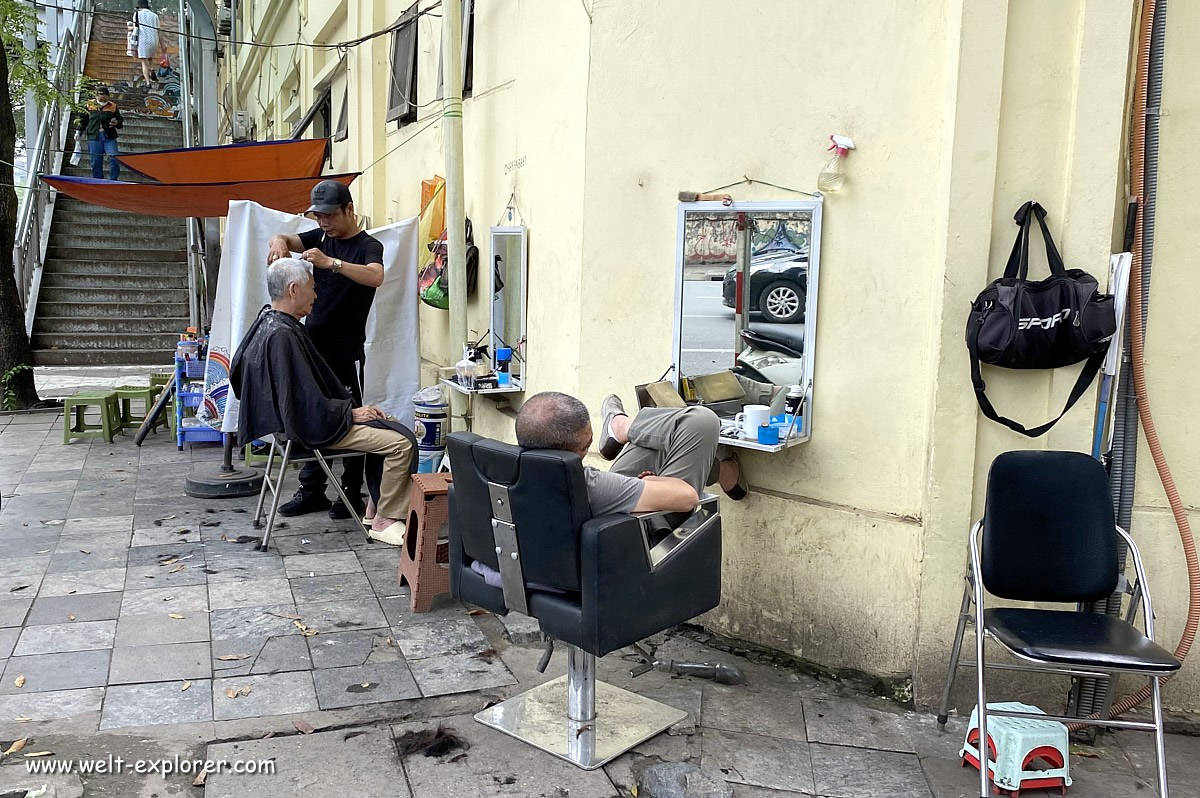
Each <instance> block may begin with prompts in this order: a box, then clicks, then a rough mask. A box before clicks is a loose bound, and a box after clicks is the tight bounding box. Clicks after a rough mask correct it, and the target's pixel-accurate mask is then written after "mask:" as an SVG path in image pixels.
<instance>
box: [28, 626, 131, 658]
mask: <svg viewBox="0 0 1200 798" xmlns="http://www.w3.org/2000/svg"><path fill="white" fill-rule="evenodd" d="M116 628H117V622H116V621H86V622H82V623H80V622H76V623H60V624H47V625H45V626H26V627H25V629H24V630H23V631H22V632H21V636H20V638H18V640H17V645H16V648H14V649H13V654H14V656H18V657H23V656H29V655H33V654H61V653H65V652H68V651H90V650H93V649H100V648H112V645H113V635H114V633H115V631H116Z"/></svg>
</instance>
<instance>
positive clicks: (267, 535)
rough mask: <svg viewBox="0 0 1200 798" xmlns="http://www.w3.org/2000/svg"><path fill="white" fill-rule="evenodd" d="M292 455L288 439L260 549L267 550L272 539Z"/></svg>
mask: <svg viewBox="0 0 1200 798" xmlns="http://www.w3.org/2000/svg"><path fill="white" fill-rule="evenodd" d="M291 456H292V442H291V441H288V442H287V446H285V447H284V448H283V459H282V460H281V461H280V463H279V479H278V480H276V482H275V486H274V488H273V489H272V490H271V493H272V498H271V514H270V515H269V516H267V528H266V529H265V530H263V538H262V543H259V544H258V548H259V550H260V551H267V550H268V546H269V543H270V540H271V530H273V529H274V528H275V514H276V513H277V512H279V497H280V496H282V495H283V480H284V477H285V476H286V475H287V467H288V460H290V459H291Z"/></svg>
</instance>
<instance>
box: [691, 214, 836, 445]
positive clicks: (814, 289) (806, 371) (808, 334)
mask: <svg viewBox="0 0 1200 798" xmlns="http://www.w3.org/2000/svg"><path fill="white" fill-rule="evenodd" d="M823 205H824V202H823V198H822V197H821V196H820V195H817V196H816V197H814V198H813V199H808V200H783V201H764V202H734V203H732V204H731V205H725V204H724V203H722V202H681V203H679V208H678V214H677V223H676V241H675V317H674V323H673V325H672V328H673V335H672V347H671V353H672V358H673V359H672V375H673V381H674V383H675V388H676V389H677V390H678V389H679V381H680V378H681V377H682V376H683V375H682V374H681V367H682V349H683V340H682V335H683V311H684V307H683V304H684V296H683V292H684V282H685V281H684V268H685V266H684V264H685V259H686V255H687V253H686V250H685V247H686V245H687V242H686V240H685V236H686V227H687V216H688V214H692V213H703V214H717V213H722V214H723V213H728V214H731V215H734V214H738V213H750V214H753V213H809V214H811V216H812V221H811V225H812V228H811V232H810V234H809V242H808V286H807V288H808V290H807V295H806V297H805V306H804V321H803V325H804V368H803V375H804V376H803V383H802V385H803V387H804V412H803V414H802V416H801V419H802V421H803V429H802V430H798V434H796V435H794V436H793V437H792V438H791V439H789V440H788V441H787V442H785V443H781V444H779V445H777V446H764V445H761V444H758V443H756V442H750V441H743V440H735V439H732V438H727V437H725V436H722V438H721V442H722V443H725V444H729V445H733V446H740V447H742V448H748V449H759V450H763V451H780V450H782V449H785V448H789V447H791V446H794V445H796V444H797V443H803V442H805V441H807V440H809V439H810V438H811V437H812V416H813V374H814V361H815V357H814V353H815V352H816V345H817V308H818V304H817V302H818V289H819V285H820V274H821V215H822V210H823ZM735 313H736V311H735ZM742 348H744V345H742V344H741V343H740V342H739V343H738V344H737V351H741V349H742ZM689 376H690V375H689ZM785 390H786V388H785Z"/></svg>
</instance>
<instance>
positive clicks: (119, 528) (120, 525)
mask: <svg viewBox="0 0 1200 798" xmlns="http://www.w3.org/2000/svg"><path fill="white" fill-rule="evenodd" d="M132 531H133V516H132V515H127V514H124V513H118V514H116V515H110V516H99V517H88V518H76V517H71V518H68V519H67V523H66V525H64V526H63V534H64V535H100V534H104V533H106V532H132Z"/></svg>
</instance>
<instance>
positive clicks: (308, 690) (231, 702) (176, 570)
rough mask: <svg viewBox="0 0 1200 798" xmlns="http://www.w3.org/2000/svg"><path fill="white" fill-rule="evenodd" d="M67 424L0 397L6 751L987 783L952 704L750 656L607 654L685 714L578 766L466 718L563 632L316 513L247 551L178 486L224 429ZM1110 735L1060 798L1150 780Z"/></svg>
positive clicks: (511, 780)
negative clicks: (109, 430) (438, 578)
mask: <svg viewBox="0 0 1200 798" xmlns="http://www.w3.org/2000/svg"><path fill="white" fill-rule="evenodd" d="M61 423H62V421H61V417H60V416H58V415H56V414H52V413H51V414H33V415H0V674H2V675H0V741H3V743H4V745H5V746H7V744H8V743H9V742H11V741H12V740H15V739H17V738H19V737H23V736H30V737H31V738H32V739H34V740H36V746H37V748H38V749H39V750H51V751H53V752H54V754H55V757H56V758H58V759H63V758H79V759H94V758H96V757H102V756H103V755H105V753H110V754H111V753H114V752H116V753H118V754H121V755H126V756H130V757H134V756H136V757H150V756H170V755H178V756H182V757H194V758H205V757H207V758H208V759H210V760H216V759H221V758H229V759H235V760H236V759H241V760H245V759H259V758H273V759H274V761H275V764H276V774H275V775H273V776H257V777H253V778H252V777H250V776H234V775H232V774H214V775H213V776H211V777H210V778H209V779H208V782H207V786H206V787H205V789H204V792H203V794H204V795H207V796H241V795H250V794H253V795H256V796H276V795H279V796H284V795H286V796H289V798H291V796H294V795H295V793H296V790H297V788H304V787H316V788H318V789H319V790H321V791H322V794H331V795H333V794H339V795H340V794H345V795H360V794H361V795H382V794H388V795H413V796H425V795H469V796H476V795H481V796H482V795H505V796H512V795H536V796H555V797H556V798H566V796H568V795H569V796H570V798H578V796H593V795H594V796H613V795H630V794H631V788H632V786H633V785H634V783H635V779H636V776H637V774H639V773H640V772H641V771H642V770H644V769H645V767H647V766H649V765H651V764H654V763H657V762H660V761H674V760H688V761H691V762H692V763H694V764H697V765H701V766H702V767H704V768H705V769H706V770H708V771H710V772H712V773H714V774H717V775H719V776H720V777H721V778H724V779H725V780H727V781H728V782H730V783H731V784H733V785H734V791H735V795H737V796H740V797H741V798H769V797H770V796H776V798H784V796H788V795H791V796H795V795H796V794H797V793H799V794H803V795H818V796H825V798H868V797H869V796H885V795H886V796H927V797H928V796H933V797H934V798H968V797H969V796H976V798H977V788H976V787H975V784H976V782H975V781H974V779H973V775H974V774H973V771H970V770H969V769H963V768H961V767H960V765H959V762H958V758H957V752H958V747H959V744H960V742H961V739H962V732H963V727H962V721H961V720H959V719H956V720H955V721H952V724H953V725H952V730H951V732H950V733H947V734H941V733H939V732H937V730H936V727H935V725H934V723H933V720H932V718H931V717H930V716H928V715H924V714H917V713H905V712H903V711H900V710H899V709H898V708H897V707H896V706H895V705H893V704H889V703H887V702H883V701H881V700H876V699H868V698H866V697H863V696H858V695H854V694H851V693H849V692H848V691H846V690H845V689H843V688H841V687H840V686H839V685H837V684H830V683H827V682H818V681H816V680H814V679H811V678H809V677H806V676H802V675H798V674H796V673H792V672H790V671H787V670H783V669H779V668H775V667H769V666H766V665H760V664H756V663H753V662H747V661H740V662H739V663H738V664H739V665H740V666H741V667H742V668H743V669H744V670H745V671H746V672H747V676H748V684H747V685H746V686H741V687H728V686H723V685H716V684H711V683H706V682H703V681H697V680H692V679H686V678H684V679H678V678H671V677H669V676H667V675H665V674H660V673H656V672H655V673H649V674H646V675H644V676H642V677H639V678H638V679H636V680H631V679H630V678H629V676H628V667H629V663H628V662H626V661H624V660H623V659H622V658H621V657H620V656H619V655H615V654H614V655H610V656H609V657H606V658H604V659H602V660H601V661H600V663H599V671H600V674H601V676H602V678H604V679H606V680H607V681H610V682H612V683H615V684H618V685H620V686H624V687H627V688H629V689H634V690H636V691H638V692H642V693H645V694H647V695H650V696H652V697H655V698H658V699H659V700H664V701H667V702H668V703H671V704H673V705H675V706H678V707H680V708H685V709H688V710H689V711H690V712H691V713H692V714H691V716H690V717H689V719H688V720H687V721H684V722H683V723H681V724H679V725H678V726H677V727H676V728H675V729H673V732H676V733H673V734H670V735H660V736H659V737H657V738H655V739H653V740H651V741H649V742H648V743H646V744H644V745H642V746H640V747H639V748H638V749H636V750H635V751H634V752H632V753H630V754H628V755H626V756H623V757H621V758H619V759H618V760H616V761H614V762H613V763H612V764H610V765H609V766H608V767H606V768H604V769H603V770H599V771H595V772H592V773H584V772H583V771H578V770H576V769H574V768H571V767H569V766H566V765H564V764H562V763H559V762H558V761H556V760H554V759H552V758H550V757H548V756H545V755H542V754H540V753H539V752H537V751H535V750H534V749H531V748H528V747H526V746H523V745H521V744H519V743H517V742H515V741H513V740H511V739H509V738H507V737H505V736H503V735H500V734H498V733H496V732H493V731H491V730H489V729H486V728H484V727H482V726H480V725H479V724H476V723H474V722H473V720H472V719H471V717H470V716H471V714H473V713H474V712H477V711H479V710H480V709H482V708H483V707H484V706H485V705H487V704H488V703H490V702H494V701H496V700H502V699H503V698H505V697H507V696H508V695H511V694H514V693H516V692H520V691H522V690H524V689H527V688H528V687H529V686H531V685H533V684H536V683H539V682H541V681H543V680H545V679H548V678H552V677H554V676H557V675H559V674H561V673H562V672H564V670H565V658H564V656H563V654H562V652H561V651H559V652H558V653H556V655H555V657H554V659H553V660H552V662H551V666H550V668H549V670H548V671H547V673H546V674H544V675H543V674H538V673H537V672H536V670H535V669H534V665H535V663H536V662H537V659H538V658H539V656H540V654H541V648H540V646H539V645H537V644H536V643H535V642H534V640H535V638H536V626H535V625H531V623H530V622H529V621H528V619H522V618H520V617H519V616H516V615H513V616H510V617H509V618H506V619H499V618H496V617H494V616H491V615H490V614H487V613H483V612H482V611H478V610H476V611H474V612H472V611H471V610H470V608H468V607H465V606H463V605H460V604H457V603H455V602H453V601H451V600H449V599H448V598H446V599H444V600H443V601H442V602H441V603H440V604H439V605H438V607H437V608H436V609H435V611H433V612H430V613H424V614H413V613H411V612H410V611H409V608H408V597H407V589H402V588H400V587H399V586H398V584H397V581H396V570H395V568H396V562H397V554H398V552H397V550H396V549H393V548H390V547H384V546H380V545H369V544H367V543H366V541H365V540H364V539H363V538H362V536H361V535H360V534H358V533H356V532H354V531H352V530H351V529H350V527H349V525H347V524H345V523H344V522H342V523H338V522H332V521H330V520H329V519H328V518H327V517H326V516H325V515H323V514H317V515H310V516H306V517H304V518H301V519H289V520H288V521H287V522H285V523H286V525H284V524H280V525H279V526H280V527H281V528H278V529H277V531H276V535H275V537H274V538H273V546H272V549H273V550H272V551H271V552H268V553H260V552H258V551H256V550H255V549H254V547H253V546H254V544H253V543H251V542H248V541H250V540H251V539H253V540H257V537H256V536H255V532H254V530H252V529H251V528H250V513H251V512H252V511H253V505H254V501H253V499H238V500H226V501H209V500H197V499H190V498H188V497H186V496H184V494H183V483H184V480H185V478H186V475H187V473H188V471H189V470H190V469H191V468H193V467H205V466H212V465H215V464H216V462H217V459H218V455H219V452H218V450H216V449H215V448H196V449H194V450H191V451H184V452H179V451H177V450H176V448H175V446H174V445H173V442H172V441H171V440H170V439H169V438H167V436H165V435H163V434H161V433H160V434H158V435H153V436H150V438H149V439H148V441H147V443H146V445H145V446H143V447H142V448H140V449H139V448H137V447H135V446H133V444H132V441H131V439H130V438H128V437H126V438H124V439H118V440H117V441H116V442H115V443H114V444H113V445H111V446H110V445H106V444H104V443H101V442H91V443H86V442H75V443H72V444H71V445H67V446H64V445H63V444H62V443H61V440H62V438H61ZM305 630H309V631H312V630H315V631H316V634H305ZM661 643H662V654H663V655H665V656H669V657H674V658H677V659H679V658H685V659H699V660H708V661H712V660H714V659H717V660H723V661H732V660H733V659H735V658H733V657H731V656H729V655H727V654H723V653H720V652H717V651H714V650H713V649H710V648H707V647H705V646H703V645H701V644H700V643H698V642H695V641H694V640H692V639H690V638H689V637H688V636H686V635H667V636H663V639H662V640H661ZM19 677H24V680H23V682H22V686H20V687H18V686H17V682H18V678H19ZM230 695H232V696H234V697H230ZM297 722H299V723H300V726H303V725H304V724H309V725H311V726H312V727H314V728H315V729H316V733H313V734H301V733H300V732H299V731H298V730H297V726H296V725H295V724H296V723H297ZM436 724H441V725H443V726H447V727H450V728H452V729H453V730H454V731H455V732H456V733H458V734H459V735H460V736H461V737H463V738H464V739H465V740H466V742H467V743H468V744H469V745H470V748H469V749H458V751H457V753H455V752H452V753H450V754H447V755H445V756H442V757H422V756H419V755H413V756H409V757H407V758H405V759H403V760H400V759H398V758H397V755H396V752H395V749H394V747H393V746H392V739H393V736H395V735H399V734H403V733H405V732H408V731H412V730H414V729H418V728H425V727H428V726H432V725H436ZM264 737H267V739H262V738H264ZM1107 740H1108V741H1107V742H1106V744H1105V745H1103V746H1101V747H1099V748H1097V749H1096V750H1095V751H1094V752H1087V753H1095V754H1096V756H1094V757H1093V756H1087V757H1073V758H1072V768H1073V775H1074V777H1075V779H1076V783H1075V786H1073V787H1072V788H1071V791H1070V794H1071V795H1073V796H1079V797H1080V798H1099V797H1100V796H1117V795H1121V796H1124V795H1130V794H1134V792H1135V791H1142V790H1146V791H1145V792H1142V793H1141V794H1145V795H1152V794H1153V790H1152V787H1151V788H1150V789H1148V790H1147V788H1148V787H1149V785H1150V784H1152V782H1153V759H1152V754H1151V749H1150V748H1149V747H1148V742H1149V738H1148V737H1145V736H1142V735H1137V734H1132V733H1129V734H1123V735H1120V736H1118V737H1110V738H1107ZM1118 742H1119V744H1118ZM1170 746H1171V749H1172V756H1173V759H1174V764H1173V769H1172V776H1173V779H1174V786H1175V787H1176V790H1175V792H1176V793H1177V794H1180V795H1189V794H1190V795H1196V794H1200V782H1197V780H1196V779H1197V777H1196V775H1195V772H1194V769H1193V768H1191V763H1192V762H1194V761H1195V758H1196V757H1197V756H1198V755H1200V741H1198V740H1196V739H1194V738H1185V737H1176V736H1172V737H1171V738H1170ZM332 750H336V751H338V753H337V754H336V755H331V753H330V751H332ZM460 754H465V756H464V755H460ZM193 776H194V774H193V775H189V776H186V777H185V776H182V775H180V774H175V775H174V776H173V777H171V778H164V777H162V776H161V775H155V776H153V777H149V776H137V777H134V776H131V775H129V774H125V775H123V776H85V777H82V779H81V777H79V776H74V775H73V776H70V777H66V776H63V777H58V776H56V777H54V779H51V781H53V783H54V784H55V786H56V789H58V790H59V793H58V794H59V795H71V794H87V795H93V794H95V795H104V794H111V795H141V794H144V795H150V794H153V793H155V792H156V791H157V794H160V795H161V794H180V795H182V794H200V790H199V789H198V788H193V787H191V786H190V785H191V780H192V778H193ZM31 778H32V777H29V776H28V775H26V772H25V767H24V763H22V762H21V760H20V759H19V758H15V757H9V758H7V759H5V760H4V761H3V762H0V795H3V794H5V792H6V790H9V789H13V788H15V787H19V786H26V785H28V787H36V786H40V784H41V783H46V781H47V780H46V779H42V780H41V781H39V782H38V784H34V781H36V780H37V779H33V780H32V781H31V780H30V779H31ZM55 779H56V780H57V781H55ZM78 789H84V790H85V792H84V793H79V792H77V790H78ZM1189 789H1190V790H1191V791H1190V792H1189ZM1028 794H1030V795H1038V794H1040V793H1038V792H1031V793H1028Z"/></svg>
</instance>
